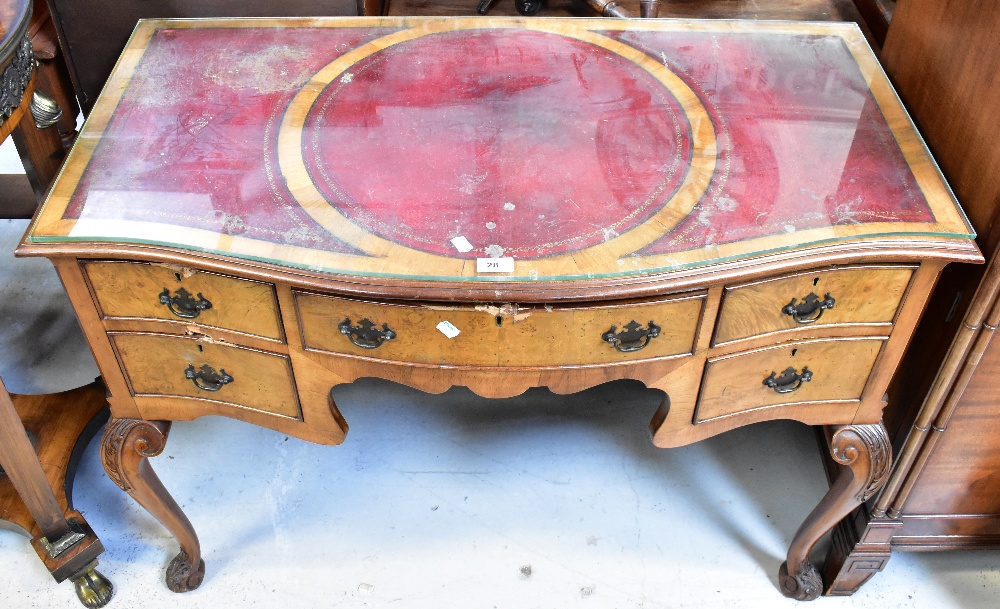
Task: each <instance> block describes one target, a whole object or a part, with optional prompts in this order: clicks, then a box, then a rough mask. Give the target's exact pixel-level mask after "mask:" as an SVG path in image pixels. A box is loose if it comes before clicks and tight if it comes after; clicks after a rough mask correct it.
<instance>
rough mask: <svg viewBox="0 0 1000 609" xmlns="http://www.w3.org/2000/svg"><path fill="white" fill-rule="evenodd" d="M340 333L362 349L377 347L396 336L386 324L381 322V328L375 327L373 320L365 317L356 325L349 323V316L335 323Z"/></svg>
mask: <svg viewBox="0 0 1000 609" xmlns="http://www.w3.org/2000/svg"><path fill="white" fill-rule="evenodd" d="M337 327H338V328H340V333H341V334H343V335H345V336H347V338H349V339H351V342H352V343H354V345H355V346H357V347H361V348H362V349H377V348H379V347H381V346H382V343H384V342H385V341H387V340H392V339H394V338H396V333H395V332H394V331H393V330H390V329H389V325H388V324H382V329H381V330H379V329H378V328H376V327H375V322H373V321H372V320H370V319H368V318H367V317H366V318H364V319H362V320H361V321H359V322H358V325H356V326H352V325H351V318H350V317H348V318H345V319H344V321H342V322H340V323H339V324H337Z"/></svg>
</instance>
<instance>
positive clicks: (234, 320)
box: [83, 262, 283, 340]
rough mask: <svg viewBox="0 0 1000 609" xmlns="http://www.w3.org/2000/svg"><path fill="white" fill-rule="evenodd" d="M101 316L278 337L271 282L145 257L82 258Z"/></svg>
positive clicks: (277, 318) (280, 335) (276, 311)
mask: <svg viewBox="0 0 1000 609" xmlns="http://www.w3.org/2000/svg"><path fill="white" fill-rule="evenodd" d="M83 269H84V272H85V273H86V275H87V278H88V280H89V281H90V285H91V286H92V289H93V290H94V295H95V296H96V297H97V303H98V305H99V307H100V310H101V315H102V316H103V317H105V318H146V319H159V320H167V321H176V322H187V323H192V324H198V325H202V326H208V327H214V328H222V329H225V330H232V331H234V332H241V333H244V334H253V335H256V336H262V337H265V338H271V339H275V340H282V338H283V337H282V332H281V323H280V320H279V317H278V306H277V304H276V302H277V301H276V300H275V295H274V286H273V285H271V284H269V283H264V282H260V281H252V280H249V279H238V278H236V277H229V276H227V275H219V274H217V273H210V272H206V271H197V270H193V269H187V268H179V267H173V266H165V265H161V264H150V263H145V262H85V263H84V264H83Z"/></svg>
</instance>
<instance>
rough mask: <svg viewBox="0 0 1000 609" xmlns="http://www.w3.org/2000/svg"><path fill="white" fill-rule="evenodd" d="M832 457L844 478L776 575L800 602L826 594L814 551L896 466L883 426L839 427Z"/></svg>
mask: <svg viewBox="0 0 1000 609" xmlns="http://www.w3.org/2000/svg"><path fill="white" fill-rule="evenodd" d="M830 455H831V456H832V457H833V459H834V460H835V461H836V462H837V463H839V464H840V465H841V472H840V475H839V476H838V477H837V479H836V480H835V481H834V482H833V485H831V486H830V490H829V491H828V492H827V494H826V495H825V496H824V497H823V499H822V500H821V501H820V502H819V505H817V506H816V508H815V509H813V511H812V512H811V513H810V514H809V516H808V517H807V518H806V520H805V522H803V523H802V526H801V527H799V530H798V532H796V533H795V538H794V539H793V540H792V544H791V546H790V547H789V548H788V559H787V560H786V561H785V563H783V564H782V565H781V569H780V570H779V572H778V583H779V585H780V586H781V592H782V594H784V595H785V596H787V597H790V598H794V599H798V600H800V601H811V600H813V599H815V598H816V597H818V596H819V595H820V594H821V593H822V592H823V579H822V578H821V577H820V575H819V571H817V570H816V567H815V566H813V564H812V563H811V562H810V561H809V553H810V552H811V551H812V549H813V546H815V545H816V542H817V541H819V539H820V538H821V537H822V536H823V535H824V534H826V533H827V531H829V530H830V529H832V528H833V527H834V526H835V525H836V524H837V523H838V522H839V521H840V520H841V519H842V518H843V517H845V516H847V515H848V514H849V513H850V512H851V511H852V510H853V509H854V508H856V507H858V506H859V505H861V504H862V503H864V502H865V501H867V500H868V499H869V498H870V497H871V496H872V495H874V494H875V493H877V492H878V491H879V489H881V488H882V485H883V484H885V481H886V476H887V475H888V473H889V466H890V465H891V463H892V450H891V447H890V445H889V435H888V434H887V433H886V431H885V427H884V426H883V425H882V423H878V424H875V425H845V426H843V427H837V428H835V429H834V432H833V436H832V437H831V438H830Z"/></svg>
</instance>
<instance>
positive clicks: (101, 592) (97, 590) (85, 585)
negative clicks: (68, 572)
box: [71, 560, 115, 609]
mask: <svg viewBox="0 0 1000 609" xmlns="http://www.w3.org/2000/svg"><path fill="white" fill-rule="evenodd" d="M71 579H72V580H73V586H74V587H75V588H76V596H77V598H79V599H80V602H81V603H83V606H84V607H87V609H99V608H100V607H103V606H104V605H107V604H108V603H109V602H110V601H111V597H113V596H114V595H115V587H114V585H113V584H112V583H111V582H110V581H109V580H108V578H106V577H104V576H103V575H101V573H100V571H98V570H97V561H96V560H95V561H94V562H92V563H90V564H89V565H87V566H86V567H84V570H83V571H82V572H80V573H79V574H78V575H76V576H75V577H72V578H71Z"/></svg>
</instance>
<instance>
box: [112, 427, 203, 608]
mask: <svg viewBox="0 0 1000 609" xmlns="http://www.w3.org/2000/svg"><path fill="white" fill-rule="evenodd" d="M169 432H170V423H169V422H165V421H142V420H137V419H112V420H111V421H110V422H109V423H108V428H107V431H105V432H104V441H103V443H102V446H101V462H102V463H103V464H104V471H106V472H107V474H108V477H110V478H111V480H112V481H114V483H115V484H117V485H118V486H119V487H121V489H122V490H124V491H125V492H127V493H128V494H129V495H131V496H132V498H133V499H135V500H136V501H137V502H139V505H141V506H142V507H144V508H146V511H148V512H149V513H150V514H152V515H153V517H154V518H156V519H157V520H159V521H160V524H162V525H163V526H165V527H166V528H167V530H169V531H170V532H171V533H172V534H173V536H174V537H175V538H176V539H177V541H178V542H179V543H180V545H181V551H180V553H179V554H178V555H177V556H175V557H174V559H173V560H172V561H171V562H170V566H169V567H167V577H166V579H167V587H168V588H170V589H171V590H172V591H174V592H187V591H189V590H194V589H195V588H197V587H198V586H200V585H201V581H202V579H204V577H205V561H203V560H202V559H201V546H200V544H199V543H198V535H197V534H196V533H195V532H194V527H192V526H191V522H190V521H188V519H187V516H185V515H184V512H182V511H181V508H180V506H178V505H177V502H176V501H174V499H173V497H171V496H170V493H168V492H167V490H166V489H165V488H164V487H163V484H162V483H161V482H160V479H159V478H157V476H156V472H154V471H153V468H152V466H150V464H149V460H148V459H149V457H155V456H156V455H158V454H160V453H161V452H163V447H164V446H165V445H166V442H167V434H168V433H169Z"/></svg>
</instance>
